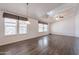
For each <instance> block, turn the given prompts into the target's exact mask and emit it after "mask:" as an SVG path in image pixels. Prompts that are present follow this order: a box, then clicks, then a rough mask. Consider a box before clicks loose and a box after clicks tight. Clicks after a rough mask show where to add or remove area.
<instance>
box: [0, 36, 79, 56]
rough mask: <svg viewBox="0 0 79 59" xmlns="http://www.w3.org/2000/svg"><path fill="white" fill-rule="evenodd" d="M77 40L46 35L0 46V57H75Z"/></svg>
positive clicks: (77, 45)
mask: <svg viewBox="0 0 79 59" xmlns="http://www.w3.org/2000/svg"><path fill="white" fill-rule="evenodd" d="M76 54H79V38H75V37H70V36H63V35H47V36H43V37H39V38H33V39H28V40H25V41H21V42H17V43H12V44H8V45H4V46H0V55H76Z"/></svg>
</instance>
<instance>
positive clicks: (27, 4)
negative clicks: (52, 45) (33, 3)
mask: <svg viewBox="0 0 79 59" xmlns="http://www.w3.org/2000/svg"><path fill="white" fill-rule="evenodd" d="M26 6H27V8H26V9H27V10H26V13H27V14H26V15H27V20H28V21H27V22H26V23H27V24H30V22H29V17H28V9H29V3H26Z"/></svg>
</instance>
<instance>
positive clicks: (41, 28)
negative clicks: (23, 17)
mask: <svg viewBox="0 0 79 59" xmlns="http://www.w3.org/2000/svg"><path fill="white" fill-rule="evenodd" d="M39 32H43V24H42V23H39Z"/></svg>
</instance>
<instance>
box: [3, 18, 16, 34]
mask: <svg viewBox="0 0 79 59" xmlns="http://www.w3.org/2000/svg"><path fill="white" fill-rule="evenodd" d="M4 27H5V35H14V34H16V33H17V20H16V19H11V18H4Z"/></svg>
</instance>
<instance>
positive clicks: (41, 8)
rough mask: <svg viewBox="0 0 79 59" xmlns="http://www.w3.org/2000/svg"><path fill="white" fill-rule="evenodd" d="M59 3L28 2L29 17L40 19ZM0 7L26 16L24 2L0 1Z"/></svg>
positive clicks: (59, 4)
mask: <svg viewBox="0 0 79 59" xmlns="http://www.w3.org/2000/svg"><path fill="white" fill-rule="evenodd" d="M61 5H62V4H61V3H29V9H28V13H29V17H32V18H35V19H38V20H39V19H40V18H42V17H45V16H47V12H49V11H51V10H53V9H55V8H57V7H59V6H61ZM0 9H1V10H5V11H7V12H11V13H14V14H17V15H23V16H27V13H26V11H27V5H26V3H0Z"/></svg>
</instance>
